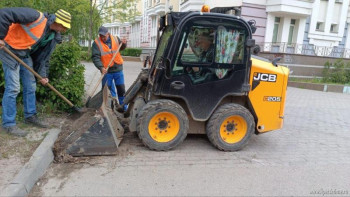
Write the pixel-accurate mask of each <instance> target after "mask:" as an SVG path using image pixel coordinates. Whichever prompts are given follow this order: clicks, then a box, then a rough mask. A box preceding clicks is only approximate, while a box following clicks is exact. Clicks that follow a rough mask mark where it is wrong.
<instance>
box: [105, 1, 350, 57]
mask: <svg viewBox="0 0 350 197" xmlns="http://www.w3.org/2000/svg"><path fill="white" fill-rule="evenodd" d="M349 1H350V0H219V1H218V0H139V1H138V3H137V5H135V6H136V7H137V10H139V13H140V15H139V16H136V17H135V19H134V20H133V21H130V22H129V23H123V24H122V23H119V22H113V23H106V24H105V26H106V27H108V28H110V29H111V32H112V33H114V34H116V35H119V36H121V37H123V36H125V37H127V38H128V41H129V47H137V48H143V49H154V48H155V47H156V41H157V36H158V22H159V18H160V17H161V16H162V15H164V14H165V13H167V12H169V11H182V12H186V11H199V10H200V9H201V7H202V6H203V5H204V4H206V5H209V6H210V8H211V11H212V12H221V13H226V14H234V15H237V16H240V17H242V18H244V19H246V20H252V19H253V20H255V21H256V26H257V31H256V32H255V34H254V35H253V37H254V39H255V40H256V43H257V44H259V45H260V47H261V50H262V51H269V52H281V53H297V54H307V55H319V56H334V57H350V49H349V50H347V48H350V37H349V34H350V31H348V26H349V25H348V24H349V22H350V9H349Z"/></svg>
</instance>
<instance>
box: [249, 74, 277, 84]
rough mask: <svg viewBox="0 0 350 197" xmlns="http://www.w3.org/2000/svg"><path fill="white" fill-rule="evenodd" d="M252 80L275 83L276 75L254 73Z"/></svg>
mask: <svg viewBox="0 0 350 197" xmlns="http://www.w3.org/2000/svg"><path fill="white" fill-rule="evenodd" d="M253 79H254V81H266V82H276V80H277V75H276V74H268V73H254V78H253Z"/></svg>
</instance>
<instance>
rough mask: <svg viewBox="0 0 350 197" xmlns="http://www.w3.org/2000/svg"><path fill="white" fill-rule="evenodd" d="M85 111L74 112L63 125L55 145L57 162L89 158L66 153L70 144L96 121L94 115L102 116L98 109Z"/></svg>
mask: <svg viewBox="0 0 350 197" xmlns="http://www.w3.org/2000/svg"><path fill="white" fill-rule="evenodd" d="M83 111H84V112H83V113H81V114H72V115H71V116H70V117H68V118H67V119H66V121H65V123H64V125H63V126H62V128H61V133H60V134H59V136H58V138H57V140H56V142H55V144H54V146H53V153H54V155H55V158H54V161H55V162H56V163H69V162H73V163H79V162H83V161H86V160H87V159H88V158H86V157H72V156H71V155H69V154H67V153H66V149H67V148H68V147H69V145H71V144H72V143H74V142H75V141H76V140H77V139H78V138H79V137H80V136H81V135H82V134H83V133H84V132H85V131H87V130H88V129H89V128H90V127H91V126H92V125H93V124H94V123H95V122H96V118H94V117H96V116H100V115H99V113H98V110H96V109H84V110H83Z"/></svg>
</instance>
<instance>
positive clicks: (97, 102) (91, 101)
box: [85, 44, 123, 108]
mask: <svg viewBox="0 0 350 197" xmlns="http://www.w3.org/2000/svg"><path fill="white" fill-rule="evenodd" d="M122 45H123V44H119V47H118V49H117V51H116V52H115V53H114V55H113V57H112V59H111V60H110V61H109V63H108V66H107V69H106V73H107V72H108V69H109V67H110V66H111V64H112V63H113V60H114V58H115V56H116V55H117V54H118V52H119V50H120V48H121V46H122ZM105 75H106V74H102V75H101V77H100V78H99V79H98V81H97V83H96V85H95V87H94V89H93V90H92V92H91V94H90V96H89V97H88V98H87V101H86V103H85V106H86V107H87V108H99V107H100V106H101V104H102V94H103V93H102V90H101V91H100V92H98V93H97V94H96V95H95V96H94V97H92V96H93V95H94V93H95V92H96V89H97V88H98V86H99V85H100V83H101V81H102V79H103V77H104V76H105Z"/></svg>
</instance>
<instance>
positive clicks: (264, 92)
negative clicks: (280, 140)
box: [248, 58, 289, 133]
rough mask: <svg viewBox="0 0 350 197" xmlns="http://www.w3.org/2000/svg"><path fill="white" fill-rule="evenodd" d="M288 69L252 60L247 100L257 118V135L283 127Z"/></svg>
mask: <svg viewBox="0 0 350 197" xmlns="http://www.w3.org/2000/svg"><path fill="white" fill-rule="evenodd" d="M288 76H289V69H288V68H286V67H284V66H277V67H276V66H274V65H273V64H272V63H270V62H267V61H264V60H260V59H256V58H252V67H251V71H250V79H249V82H250V85H251V90H250V92H249V95H248V96H249V100H250V102H251V104H252V106H253V109H254V111H255V114H256V116H257V124H256V128H257V131H258V132H259V133H263V132H267V131H271V130H276V129H280V128H282V126H283V117H284V106H285V101H286V90H287V83H288Z"/></svg>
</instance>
